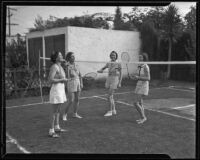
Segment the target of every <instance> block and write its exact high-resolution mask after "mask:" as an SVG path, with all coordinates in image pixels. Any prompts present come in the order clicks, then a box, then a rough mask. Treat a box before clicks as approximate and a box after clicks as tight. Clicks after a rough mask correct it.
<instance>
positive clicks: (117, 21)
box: [114, 7, 123, 30]
mask: <svg viewBox="0 0 200 160" xmlns="http://www.w3.org/2000/svg"><path fill="white" fill-rule="evenodd" d="M114 29H115V30H122V29H123V20H122V12H121V9H120V7H117V8H116V10H115V18H114Z"/></svg>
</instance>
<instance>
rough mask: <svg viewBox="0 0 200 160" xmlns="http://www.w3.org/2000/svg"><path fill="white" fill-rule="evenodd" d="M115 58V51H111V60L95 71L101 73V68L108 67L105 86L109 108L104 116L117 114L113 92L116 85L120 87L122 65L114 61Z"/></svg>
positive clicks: (116, 55) (116, 56)
mask: <svg viewBox="0 0 200 160" xmlns="http://www.w3.org/2000/svg"><path fill="white" fill-rule="evenodd" d="M117 58H118V54H117V52H115V51H112V52H111V53H110V59H111V62H108V63H107V64H106V65H105V66H104V67H103V68H102V69H101V70H99V71H97V72H98V73H103V70H104V69H106V68H108V77H107V79H106V84H105V87H106V88H107V89H108V102H109V104H110V110H109V111H108V112H107V113H106V114H105V115H104V116H112V115H113V114H117V112H116V109H115V101H114V98H113V94H114V91H115V90H116V89H117V88H118V87H121V81H122V67H121V64H120V63H117V62H116V60H117Z"/></svg>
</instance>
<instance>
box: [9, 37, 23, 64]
mask: <svg viewBox="0 0 200 160" xmlns="http://www.w3.org/2000/svg"><path fill="white" fill-rule="evenodd" d="M23 65H27V55H26V42H25V40H23V39H22V38H21V37H20V35H18V38H17V40H14V39H13V40H12V42H11V43H9V44H8V45H7V46H6V67H8V68H17V67H20V66H23Z"/></svg>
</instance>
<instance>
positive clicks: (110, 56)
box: [110, 51, 118, 60]
mask: <svg viewBox="0 0 200 160" xmlns="http://www.w3.org/2000/svg"><path fill="white" fill-rule="evenodd" d="M112 53H114V54H115V55H116V60H117V58H118V54H117V52H115V51H112V52H111V53H110V57H111V54H112Z"/></svg>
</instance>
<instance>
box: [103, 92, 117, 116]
mask: <svg viewBox="0 0 200 160" xmlns="http://www.w3.org/2000/svg"><path fill="white" fill-rule="evenodd" d="M113 92H114V90H113V89H109V91H108V103H109V107H110V110H109V111H108V112H107V113H106V114H105V115H104V116H112V112H113V109H114V110H115V103H114V99H113Z"/></svg>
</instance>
